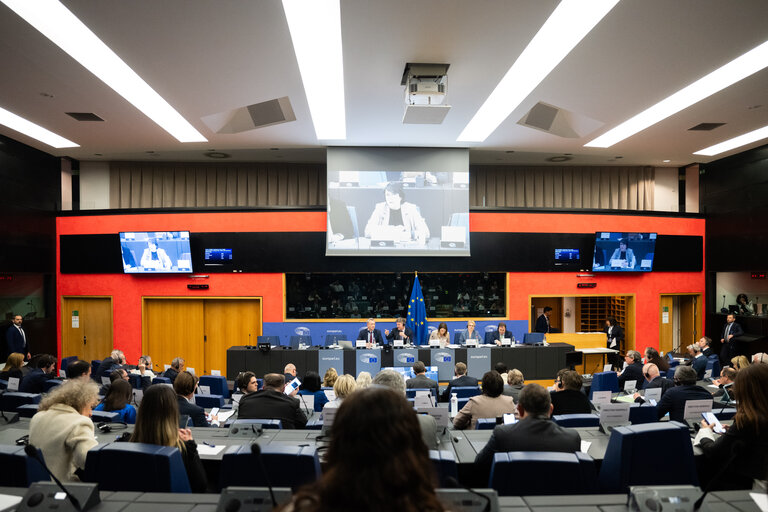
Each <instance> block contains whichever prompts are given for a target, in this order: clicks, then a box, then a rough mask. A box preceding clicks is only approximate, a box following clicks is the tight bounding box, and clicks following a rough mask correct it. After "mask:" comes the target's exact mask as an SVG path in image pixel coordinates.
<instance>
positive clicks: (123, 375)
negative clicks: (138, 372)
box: [99, 368, 130, 396]
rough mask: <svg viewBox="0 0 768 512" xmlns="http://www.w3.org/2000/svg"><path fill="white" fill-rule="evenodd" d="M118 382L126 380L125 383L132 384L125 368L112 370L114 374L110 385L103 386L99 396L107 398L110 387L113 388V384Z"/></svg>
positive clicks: (111, 376) (111, 375)
mask: <svg viewBox="0 0 768 512" xmlns="http://www.w3.org/2000/svg"><path fill="white" fill-rule="evenodd" d="M118 380H124V381H125V382H130V381H129V380H128V372H127V371H126V370H125V369H124V368H117V369H115V370H112V372H110V374H109V384H104V385H103V386H101V389H99V394H100V395H101V396H106V395H107V393H108V392H109V388H110V386H112V384H113V383H114V382H115V381H118Z"/></svg>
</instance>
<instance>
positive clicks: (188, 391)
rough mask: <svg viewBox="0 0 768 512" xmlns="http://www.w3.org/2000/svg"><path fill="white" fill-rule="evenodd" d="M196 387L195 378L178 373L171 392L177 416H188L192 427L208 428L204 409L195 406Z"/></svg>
mask: <svg viewBox="0 0 768 512" xmlns="http://www.w3.org/2000/svg"><path fill="white" fill-rule="evenodd" d="M156 385H157V384H156ZM165 387H168V386H165ZM196 387H197V377H195V376H194V375H192V374H191V373H189V372H187V371H183V372H181V373H179V375H178V376H177V377H176V379H175V380H174V381H173V390H174V391H175V392H176V395H177V396H176V401H177V402H178V404H179V405H178V406H177V408H178V410H179V415H187V416H189V419H190V420H192V426H193V427H208V426H209V425H208V420H206V419H205V409H203V408H202V407H200V406H199V405H196V404H195V388H196ZM150 388H152V386H150ZM147 391H149V389H147ZM242 403H243V401H242V400H240V404H241V405H242ZM139 407H141V406H139ZM177 422H178V418H177ZM177 426H178V423H177Z"/></svg>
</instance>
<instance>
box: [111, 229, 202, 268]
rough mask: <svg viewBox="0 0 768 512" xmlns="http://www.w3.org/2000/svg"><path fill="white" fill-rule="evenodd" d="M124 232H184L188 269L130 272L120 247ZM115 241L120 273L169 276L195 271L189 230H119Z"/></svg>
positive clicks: (147, 233)
mask: <svg viewBox="0 0 768 512" xmlns="http://www.w3.org/2000/svg"><path fill="white" fill-rule="evenodd" d="M126 233H134V234H139V233H141V234H146V235H149V234H151V233H186V234H187V237H186V241H187V247H188V249H189V270H154V271H151V272H147V271H144V270H143V271H140V272H135V271H134V272H131V271H129V270H128V269H127V268H126V266H125V260H124V259H123V248H122V244H123V238H124V235H125V234H126ZM117 241H118V244H119V246H118V247H119V249H120V260H121V262H120V263H121V266H122V270H123V272H122V273H123V274H124V275H130V276H151V275H162V276H169V275H177V274H178V275H189V274H194V273H195V268H194V263H193V261H194V258H193V257H192V232H191V231H189V230H188V229H173V230H163V229H154V230H152V231H120V232H118V234H117ZM177 263H178V260H177ZM129 268H130V267H129ZM135 268H140V267H138V266H137V267H135ZM177 268H178V267H177Z"/></svg>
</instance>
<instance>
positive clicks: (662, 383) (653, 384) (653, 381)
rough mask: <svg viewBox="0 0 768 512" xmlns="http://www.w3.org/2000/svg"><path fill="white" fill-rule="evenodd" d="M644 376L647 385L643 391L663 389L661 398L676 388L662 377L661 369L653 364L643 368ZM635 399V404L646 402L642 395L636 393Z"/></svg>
mask: <svg viewBox="0 0 768 512" xmlns="http://www.w3.org/2000/svg"><path fill="white" fill-rule="evenodd" d="M643 375H644V376H645V385H644V386H643V389H654V388H661V396H664V393H666V392H667V390H669V389H670V388H671V387H672V386H674V383H673V382H672V381H671V380H669V379H665V378H664V377H662V376H661V374H660V373H659V368H658V367H657V366H656V365H655V364H653V363H648V364H646V365H645V366H643ZM634 399H635V402H637V403H639V404H644V403H645V402H646V400H645V398H644V397H643V396H641V395H640V393H635V394H634Z"/></svg>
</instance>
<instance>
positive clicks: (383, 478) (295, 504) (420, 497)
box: [284, 387, 443, 512]
mask: <svg viewBox="0 0 768 512" xmlns="http://www.w3.org/2000/svg"><path fill="white" fill-rule="evenodd" d="M355 482H357V483H358V484H355ZM435 482H436V478H435V474H434V469H433V465H432V463H431V462H430V460H429V452H428V451H427V447H426V445H425V444H424V441H422V438H421V428H420V427H419V422H418V420H417V418H416V412H415V411H414V410H413V407H412V406H411V405H410V404H409V403H408V401H407V400H406V398H405V396H404V395H399V394H397V393H395V392H394V391H392V390H390V389H384V388H378V387H371V388H368V389H363V390H360V391H356V392H354V393H352V394H351V395H350V396H349V397H347V398H346V399H345V400H344V402H343V403H342V404H341V407H339V410H338V412H337V413H336V418H335V419H334V422H333V437H332V439H331V443H330V445H329V447H328V452H327V459H326V467H325V469H324V470H323V476H322V478H320V480H318V481H317V482H315V483H313V484H310V485H308V486H306V487H303V488H301V489H300V490H299V491H297V493H296V494H295V496H294V499H293V501H292V502H291V503H290V504H289V505H287V506H286V507H285V509H284V510H293V511H298V512H304V511H312V512H319V511H326V510H327V511H347V510H349V511H352V510H354V511H356V512H357V511H360V510H366V511H382V512H383V511H387V512H389V511H392V510H397V511H400V512H417V511H424V512H427V511H428V512H438V511H442V510H443V506H442V504H441V503H440V502H439V501H438V499H437V496H436V495H435ZM368 484H370V485H368Z"/></svg>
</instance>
